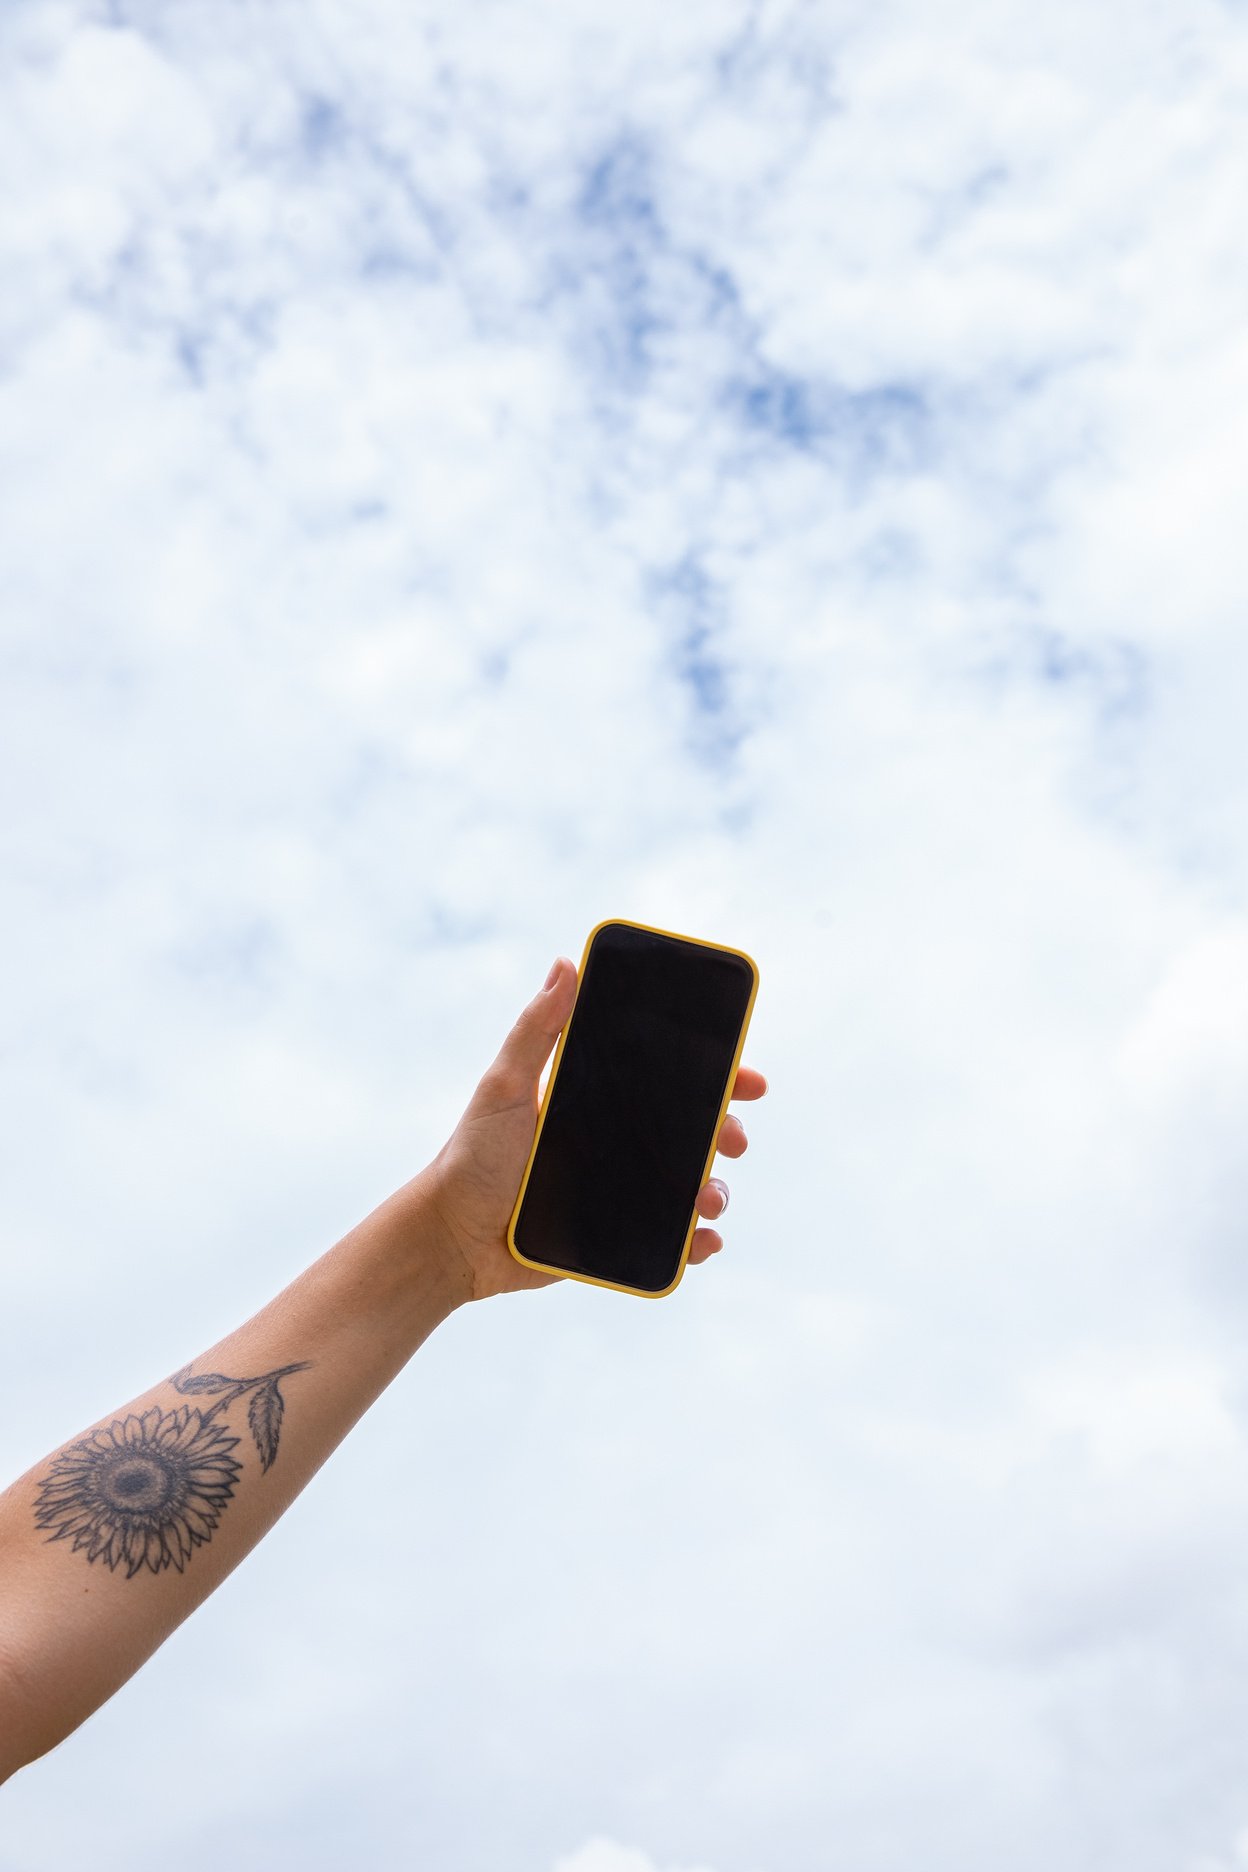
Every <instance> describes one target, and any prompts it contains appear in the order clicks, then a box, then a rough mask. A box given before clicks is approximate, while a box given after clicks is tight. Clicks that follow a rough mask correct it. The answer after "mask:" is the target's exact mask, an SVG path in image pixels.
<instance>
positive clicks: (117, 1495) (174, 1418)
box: [35, 1360, 309, 1579]
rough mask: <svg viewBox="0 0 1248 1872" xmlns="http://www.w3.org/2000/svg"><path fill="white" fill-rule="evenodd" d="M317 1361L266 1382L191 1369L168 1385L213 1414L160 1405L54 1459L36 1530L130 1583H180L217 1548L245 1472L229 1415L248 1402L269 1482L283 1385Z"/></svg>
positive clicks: (287, 1368) (42, 1488) (270, 1375)
mask: <svg viewBox="0 0 1248 1872" xmlns="http://www.w3.org/2000/svg"><path fill="white" fill-rule="evenodd" d="M308 1364H309V1361H307V1360H304V1361H302V1362H301V1363H299V1364H297V1365H282V1366H279V1367H278V1369H277V1370H276V1371H271V1372H265V1373H264V1374H263V1376H262V1377H259V1378H227V1377H225V1376H224V1374H223V1373H221V1372H201V1373H200V1374H199V1376H198V1377H195V1376H193V1375H192V1372H191V1368H190V1366H189V1365H184V1366H183V1368H182V1370H181V1371H180V1372H175V1373H174V1375H173V1377H172V1378H171V1379H170V1380H169V1382H170V1384H171V1385H172V1386H173V1388H174V1390H175V1391H177V1392H178V1393H179V1394H180V1395H181V1396H182V1397H190V1398H205V1399H206V1398H210V1397H211V1398H212V1399H213V1400H214V1401H213V1403H211V1404H209V1405H207V1406H206V1407H205V1406H204V1405H200V1404H195V1405H187V1404H182V1405H179V1406H178V1408H177V1409H176V1410H171V1411H163V1410H161V1409H160V1408H159V1406H158V1405H153V1406H152V1408H151V1409H150V1410H147V1411H144V1413H143V1415H142V1416H141V1417H118V1418H115V1419H114V1421H113V1422H112V1423H111V1424H109V1425H108V1426H107V1427H106V1428H104V1429H100V1430H93V1431H92V1432H91V1434H90V1436H85V1437H83V1438H82V1439H81V1440H80V1441H79V1442H77V1443H71V1444H70V1445H69V1446H68V1448H66V1449H63V1450H62V1451H61V1452H60V1454H59V1455H58V1456H56V1457H54V1458H53V1460H52V1462H51V1464H50V1465H49V1468H48V1472H47V1474H46V1475H45V1476H44V1478H43V1481H42V1482H41V1483H40V1485H39V1497H38V1503H37V1506H36V1508H35V1523H36V1525H37V1526H38V1527H41V1528H44V1529H46V1530H47V1533H48V1539H49V1540H50V1541H58V1540H68V1541H72V1542H73V1548H72V1551H73V1552H74V1553H79V1552H85V1554H86V1556H87V1559H88V1560H89V1561H91V1562H93V1563H94V1562H95V1561H96V1560H102V1561H103V1562H104V1564H105V1566H106V1567H108V1569H109V1571H110V1572H115V1571H116V1570H117V1569H118V1568H119V1567H121V1568H123V1569H124V1571H125V1575H126V1578H127V1579H133V1578H134V1576H135V1574H136V1573H138V1572H140V1571H141V1569H142V1568H143V1567H146V1568H147V1569H148V1571H149V1572H150V1573H159V1572H161V1571H162V1570H163V1569H164V1568H165V1567H176V1568H177V1570H178V1572H179V1573H180V1572H181V1571H182V1569H183V1567H184V1566H185V1565H186V1563H187V1561H188V1560H189V1559H190V1557H191V1555H192V1553H193V1552H194V1551H195V1549H196V1547H202V1546H204V1545H205V1544H206V1543H207V1542H208V1541H210V1540H211V1539H212V1536H213V1533H214V1531H215V1529H216V1526H217V1523H218V1521H219V1520H220V1518H221V1515H222V1512H223V1511H224V1509H225V1508H226V1506H227V1505H228V1503H229V1501H230V1499H231V1497H232V1496H233V1494H234V1489H235V1486H236V1484H237V1482H238V1478H239V1476H240V1475H241V1474H242V1468H243V1465H242V1463H241V1462H239V1461H238V1460H237V1459H236V1457H235V1456H234V1453H233V1452H234V1451H235V1450H236V1449H237V1448H238V1445H239V1443H240V1442H241V1440H242V1439H241V1437H238V1436H232V1435H231V1434H230V1431H229V1426H228V1422H227V1419H228V1416H229V1412H230V1410H231V1408H232V1407H233V1406H234V1405H235V1404H237V1403H238V1401H239V1400H240V1399H241V1398H242V1397H244V1396H245V1395H246V1394H247V1393H248V1392H250V1393H251V1396H250V1398H249V1399H248V1403H247V1427H248V1429H249V1430H250V1431H251V1435H252V1440H253V1441H254V1443H255V1446H256V1449H257V1451H258V1453H259V1456H260V1470H261V1473H262V1474H263V1473H265V1472H267V1471H268V1470H269V1469H271V1468H272V1466H273V1463H274V1461H275V1460H276V1457H277V1446H278V1444H279V1442H280V1441H281V1434H282V1416H283V1414H284V1411H285V1408H286V1405H285V1399H284V1398H283V1396H282V1392H281V1384H280V1381H281V1379H283V1378H288V1377H289V1376H290V1375H291V1373H292V1372H300V1371H307V1369H308Z"/></svg>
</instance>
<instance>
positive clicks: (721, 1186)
mask: <svg viewBox="0 0 1248 1872" xmlns="http://www.w3.org/2000/svg"><path fill="white" fill-rule="evenodd" d="M711 1181H712V1182H713V1183H714V1185H715V1187H716V1189H717V1190H718V1191H719V1193H720V1195H721V1196H722V1197H723V1199H724V1204H723V1208H722V1209H721V1210H720V1212H719V1213H720V1215H721V1216H722V1215H723V1213H724V1209H726V1208H727V1207H728V1185H727V1184H726V1183H721V1182H720V1181H719V1178H718V1177H712V1179H711Z"/></svg>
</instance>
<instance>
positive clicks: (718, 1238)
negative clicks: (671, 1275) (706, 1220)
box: [689, 1228, 724, 1267]
mask: <svg viewBox="0 0 1248 1872" xmlns="http://www.w3.org/2000/svg"><path fill="white" fill-rule="evenodd" d="M723 1245H724V1238H723V1236H722V1235H720V1234H717V1233H716V1231H715V1230H714V1229H708V1228H700V1229H694V1231H693V1240H692V1241H691V1242H690V1244H689V1265H690V1267H697V1266H699V1265H700V1263H701V1262H703V1261H709V1260H710V1258H711V1256H712V1255H713V1254H718V1253H719V1251H720V1249H721V1248H722V1247H723Z"/></svg>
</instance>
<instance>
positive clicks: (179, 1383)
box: [169, 1365, 238, 1397]
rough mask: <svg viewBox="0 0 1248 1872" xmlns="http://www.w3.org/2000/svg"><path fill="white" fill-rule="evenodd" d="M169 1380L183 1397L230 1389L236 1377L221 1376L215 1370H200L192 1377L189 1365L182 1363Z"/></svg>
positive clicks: (236, 1380)
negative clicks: (180, 1367) (179, 1369)
mask: <svg viewBox="0 0 1248 1872" xmlns="http://www.w3.org/2000/svg"><path fill="white" fill-rule="evenodd" d="M169 1382H170V1384H171V1385H172V1386H173V1388H174V1390H175V1391H180V1392H181V1393H182V1395H183V1397H203V1396H205V1395H206V1394H207V1393H208V1392H211V1391H232V1390H233V1389H234V1386H235V1385H236V1384H237V1383H238V1379H237V1378H223V1377H222V1375H221V1373H220V1372H217V1371H208V1372H201V1373H200V1374H199V1377H198V1378H192V1376H191V1368H190V1366H189V1365H184V1366H183V1367H182V1369H181V1371H180V1372H175V1373H174V1374H173V1377H172V1378H171V1379H170V1380H169Z"/></svg>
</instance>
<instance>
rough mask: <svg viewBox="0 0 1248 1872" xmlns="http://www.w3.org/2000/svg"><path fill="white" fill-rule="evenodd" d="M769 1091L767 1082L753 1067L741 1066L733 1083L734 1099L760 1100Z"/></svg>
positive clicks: (732, 1094)
mask: <svg viewBox="0 0 1248 1872" xmlns="http://www.w3.org/2000/svg"><path fill="white" fill-rule="evenodd" d="M766 1091H767V1081H766V1079H764V1077H763V1075H762V1073H761V1072H757V1071H756V1070H755V1068H754V1067H753V1066H741V1067H739V1068H738V1070H737V1076H736V1078H735V1079H734V1080H733V1082H732V1093H731V1096H732V1097H733V1098H734V1099H760V1098H762V1097H763V1096H764V1094H765V1093H766Z"/></svg>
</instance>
